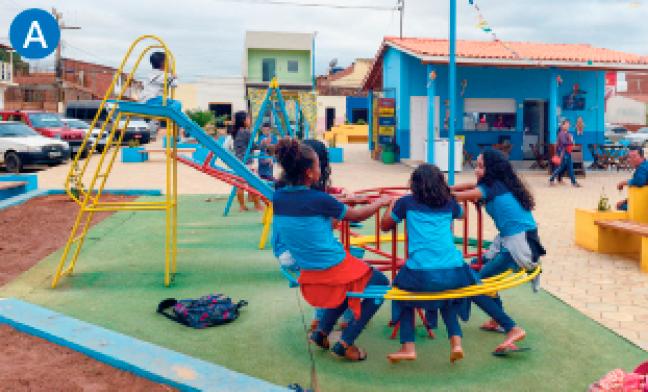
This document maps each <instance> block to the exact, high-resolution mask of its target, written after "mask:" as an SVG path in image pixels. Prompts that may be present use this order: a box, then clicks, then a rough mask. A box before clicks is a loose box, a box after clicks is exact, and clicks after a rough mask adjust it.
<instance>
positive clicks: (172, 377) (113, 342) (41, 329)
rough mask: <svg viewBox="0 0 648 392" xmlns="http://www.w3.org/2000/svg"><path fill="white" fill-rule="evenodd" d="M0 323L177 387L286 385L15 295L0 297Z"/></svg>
mask: <svg viewBox="0 0 648 392" xmlns="http://www.w3.org/2000/svg"><path fill="white" fill-rule="evenodd" d="M0 323H3V324H8V325H10V326H12V327H14V328H16V329H17V330H19V331H22V332H26V333H28V334H30V335H34V336H38V337H40V338H44V339H46V340H49V341H50V342H53V343H56V344H59V345H61V346H64V347H68V348H70V349H72V350H75V351H78V352H80V353H82V354H85V355H87V356H89V357H91V358H94V359H96V360H99V361H101V362H104V363H107V364H109V365H111V366H113V367H116V368H118V369H121V370H126V371H129V372H131V373H134V374H136V375H138V376H141V377H145V378H147V379H149V380H151V381H155V382H158V383H162V384H167V385H171V386H173V387H175V388H178V389H180V390H182V391H237V392H238V391H260V392H264V391H267V392H274V391H287V390H288V389H286V388H282V387H279V386H276V385H273V384H271V383H269V382H267V381H263V380H259V379H257V378H254V377H250V376H247V375H245V374H241V373H237V372H234V371H232V370H229V369H226V368H224V367H222V366H218V365H215V364H212V363H209V362H205V361H202V360H199V359H196V358H193V357H189V356H187V355H184V354H180V353H177V352H175V351H171V350H168V349H165V348H162V347H159V346H156V345H154V344H151V343H146V342H143V341H141V340H137V339H134V338H131V337H129V336H126V335H124V334H120V333H117V332H114V331H110V330H107V329H105V328H101V327H98V326H96V325H92V324H89V323H86V322H83V321H80V320H76V319H74V318H72V317H68V316H65V315H63V314H60V313H56V312H53V311H51V310H48V309H45V308H41V307H39V306H36V305H32V304H30V303H27V302H23V301H20V300H17V299H13V298H10V299H0Z"/></svg>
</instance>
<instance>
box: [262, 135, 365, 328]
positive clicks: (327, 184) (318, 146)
mask: <svg viewBox="0 0 648 392" xmlns="http://www.w3.org/2000/svg"><path fill="white" fill-rule="evenodd" d="M302 143H303V144H304V145H307V146H309V147H310V148H312V149H313V151H315V154H317V158H318V160H319V166H320V173H321V174H320V178H319V181H317V182H316V183H314V184H312V185H311V189H314V190H316V191H320V192H325V193H328V194H329V195H331V196H333V197H335V198H336V199H338V200H339V201H341V202H343V203H344V202H345V201H346V194H344V193H343V192H342V191H341V189H339V188H332V187H331V165H330V163H329V155H328V149H327V148H326V145H325V144H324V143H322V142H321V141H319V140H313V139H308V140H304V141H302ZM285 186H286V184H285V182H284V181H279V182H277V184H276V189H281V188H283V187H285ZM334 226H335V225H334ZM272 244H273V250H274V253H275V257H277V259H278V260H279V263H280V264H281V266H282V267H283V268H284V269H286V270H289V271H298V270H299V268H298V266H297V262H296V261H295V259H294V258H293V257H292V255H291V254H290V252H289V251H288V250H286V247H285V245H284V244H283V243H282V241H281V239H280V236H279V235H278V234H277V233H276V232H274V233H273V236H272ZM325 311H326V309H322V308H315V313H314V315H313V319H312V320H311V324H310V329H311V330H313V331H315V330H317V326H318V325H319V323H320V321H321V320H322V317H323V316H324V312H325ZM352 319H353V312H351V309H347V310H346V311H345V312H344V314H343V315H342V318H341V319H340V328H341V329H345V328H346V327H348V326H349V322H351V320H352Z"/></svg>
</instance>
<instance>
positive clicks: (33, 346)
mask: <svg viewBox="0 0 648 392" xmlns="http://www.w3.org/2000/svg"><path fill="white" fill-rule="evenodd" d="M134 199H135V197H131V196H115V195H106V196H103V197H102V198H101V200H102V201H106V202H123V201H130V200H134ZM78 213H79V205H78V204H76V203H74V202H72V201H70V198H69V197H67V196H64V195H61V196H47V197H39V198H35V199H32V200H29V201H27V202H26V203H25V204H21V205H19V206H15V207H10V208H7V209H5V210H0V260H1V261H2V268H1V269H0V286H2V285H4V284H6V283H8V282H10V281H11V280H12V279H14V278H15V277H17V276H18V275H20V274H22V273H23V272H25V271H27V270H29V269H30V268H31V267H33V266H34V265H36V264H37V263H38V262H39V261H41V260H42V259H44V258H45V257H47V256H48V255H50V254H52V253H53V252H55V251H57V250H58V249H60V248H61V247H62V246H64V245H65V244H66V242H67V240H68V238H69V236H70V233H71V231H72V227H73V226H74V222H75V221H76V218H77V214H78ZM112 214H113V212H101V213H96V214H94V216H93V219H92V222H91V225H92V226H94V225H96V224H97V223H99V222H101V221H102V220H104V219H106V218H107V217H109V216H110V215H112ZM0 383H1V385H2V386H1V387H0V389H2V390H3V391H24V390H30V391H120V390H129V391H175V389H174V388H171V387H169V386H166V385H161V384H158V383H155V382H152V381H149V380H147V379H145V378H141V377H138V376H136V375H134V374H132V373H130V372H125V371H122V370H118V369H116V368H114V367H112V366H109V365H107V364H105V363H103V362H99V361H97V360H94V359H92V358H90V357H88V356H86V355H83V354H81V353H78V352H76V351H73V350H71V349H68V348H66V347H62V346H59V345H57V344H54V343H51V342H48V341H47V340H45V339H41V338H38V337H35V336H32V335H29V334H25V333H22V332H20V331H17V330H16V329H14V328H12V327H10V326H8V325H3V324H0Z"/></svg>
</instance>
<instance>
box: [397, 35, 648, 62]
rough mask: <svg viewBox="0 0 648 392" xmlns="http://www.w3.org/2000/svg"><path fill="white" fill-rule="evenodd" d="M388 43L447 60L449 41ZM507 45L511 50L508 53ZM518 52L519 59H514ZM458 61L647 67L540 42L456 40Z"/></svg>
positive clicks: (626, 58)
mask: <svg viewBox="0 0 648 392" xmlns="http://www.w3.org/2000/svg"><path fill="white" fill-rule="evenodd" d="M385 42H387V43H392V44H394V45H397V46H399V47H401V48H403V49H406V50H409V51H412V52H415V53H417V54H421V55H427V56H439V57H447V56H449V55H450V47H449V44H448V40H447V39H433V38H403V39H400V38H397V37H385ZM505 45H508V47H509V48H510V49H511V50H507V49H506V47H505ZM514 52H517V53H518V55H519V58H518V57H516V56H515V54H514ZM457 58H474V59H508V60H518V59H519V60H525V59H529V60H533V61H569V62H585V63H587V62H588V61H592V62H593V63H625V64H648V59H647V58H646V57H645V56H641V55H638V54H632V53H625V52H619V51H616V50H610V49H602V48H595V47H593V46H590V45H586V44H546V43H539V42H495V41H463V40H458V41H457Z"/></svg>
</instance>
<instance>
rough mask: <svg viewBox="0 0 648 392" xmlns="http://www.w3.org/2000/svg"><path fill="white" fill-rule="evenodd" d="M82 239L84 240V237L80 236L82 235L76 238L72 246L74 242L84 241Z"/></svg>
mask: <svg viewBox="0 0 648 392" xmlns="http://www.w3.org/2000/svg"><path fill="white" fill-rule="evenodd" d="M84 238H85V235H83V234H82V235H80V236H78V237H77V238H75V239H73V240H72V243H73V244H74V243H75V242H77V241H81V240H82V239H84Z"/></svg>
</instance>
